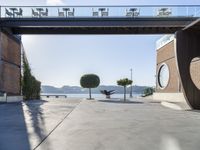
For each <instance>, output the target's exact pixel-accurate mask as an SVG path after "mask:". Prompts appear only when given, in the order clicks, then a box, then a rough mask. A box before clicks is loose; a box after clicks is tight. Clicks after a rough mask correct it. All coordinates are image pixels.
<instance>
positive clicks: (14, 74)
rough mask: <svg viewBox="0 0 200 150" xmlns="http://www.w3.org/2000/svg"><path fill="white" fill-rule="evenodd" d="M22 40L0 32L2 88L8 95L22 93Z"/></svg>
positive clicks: (0, 79)
mask: <svg viewBox="0 0 200 150" xmlns="http://www.w3.org/2000/svg"><path fill="white" fill-rule="evenodd" d="M20 66H21V44H20V40H19V39H17V38H15V37H13V36H12V35H9V34H7V33H4V32H0V90H1V91H5V92H7V93H8V95H19V94H20V77H21V69H20Z"/></svg>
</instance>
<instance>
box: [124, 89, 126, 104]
mask: <svg viewBox="0 0 200 150" xmlns="http://www.w3.org/2000/svg"><path fill="white" fill-rule="evenodd" d="M124 102H126V86H124Z"/></svg>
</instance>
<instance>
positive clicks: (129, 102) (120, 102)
mask: <svg viewBox="0 0 200 150" xmlns="http://www.w3.org/2000/svg"><path fill="white" fill-rule="evenodd" d="M99 101H100V102H106V103H116V104H143V102H139V101H126V102H124V101H122V100H119V99H118V100H99Z"/></svg>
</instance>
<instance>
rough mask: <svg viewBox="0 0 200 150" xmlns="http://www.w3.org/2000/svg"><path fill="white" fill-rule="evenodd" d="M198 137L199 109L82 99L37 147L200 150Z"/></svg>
mask: <svg viewBox="0 0 200 150" xmlns="http://www.w3.org/2000/svg"><path fill="white" fill-rule="evenodd" d="M135 101H138V100H135ZM141 101H142V99H140V102H141ZM199 140H200V113H199V112H194V111H176V110H171V109H169V108H165V107H163V106H161V105H160V104H159V103H149V102H144V103H122V102H110V101H108V102H106V101H82V102H81V103H80V105H78V106H77V107H76V108H75V109H74V111H73V112H72V113H71V114H70V115H69V116H68V117H67V118H66V119H65V120H64V121H63V123H62V124H61V125H60V126H59V127H58V128H57V129H56V130H55V131H54V132H53V133H52V134H51V135H50V136H49V137H48V138H47V139H46V140H45V141H44V142H43V143H42V144H41V145H40V146H39V147H38V150H47V149H48V150H54V149H56V150H149V149H152V150H188V149H190V150H199V147H200V142H199ZM49 143H50V144H51V146H50V147H48V145H49Z"/></svg>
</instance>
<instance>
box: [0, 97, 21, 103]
mask: <svg viewBox="0 0 200 150" xmlns="http://www.w3.org/2000/svg"><path fill="white" fill-rule="evenodd" d="M21 101H23V96H7V97H6V96H1V97H0V102H6V103H14V102H21Z"/></svg>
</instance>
